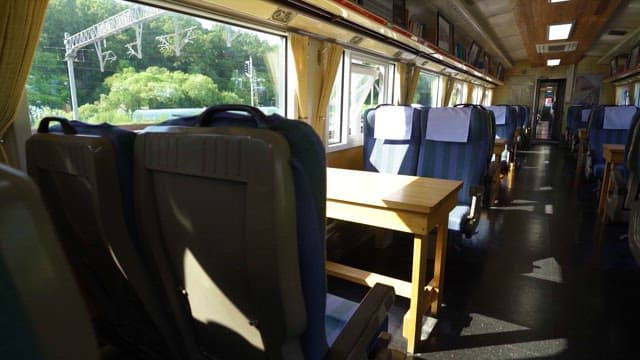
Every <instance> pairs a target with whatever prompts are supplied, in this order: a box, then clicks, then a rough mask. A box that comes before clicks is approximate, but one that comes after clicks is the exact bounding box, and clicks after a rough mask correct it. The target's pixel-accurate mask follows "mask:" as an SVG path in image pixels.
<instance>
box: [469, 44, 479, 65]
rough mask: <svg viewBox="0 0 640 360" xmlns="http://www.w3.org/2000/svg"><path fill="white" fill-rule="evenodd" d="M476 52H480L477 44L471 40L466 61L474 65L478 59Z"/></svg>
mask: <svg viewBox="0 0 640 360" xmlns="http://www.w3.org/2000/svg"><path fill="white" fill-rule="evenodd" d="M478 54H480V47H479V46H478V43H476V42H475V41H472V42H471V46H469V53H468V54H467V62H468V63H469V64H471V65H473V66H475V64H476V62H477V61H478Z"/></svg>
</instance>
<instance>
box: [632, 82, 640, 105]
mask: <svg viewBox="0 0 640 360" xmlns="http://www.w3.org/2000/svg"><path fill="white" fill-rule="evenodd" d="M633 88H634V91H635V95H634V96H633V98H634V99H635V100H634V101H633V103H634V104H635V105H636V106H638V107H640V82H637V83H636V85H635V86H634V87H633Z"/></svg>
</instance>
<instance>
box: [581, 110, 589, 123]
mask: <svg viewBox="0 0 640 360" xmlns="http://www.w3.org/2000/svg"><path fill="white" fill-rule="evenodd" d="M589 115H591V109H582V113H581V114H580V122H588V121H589Z"/></svg>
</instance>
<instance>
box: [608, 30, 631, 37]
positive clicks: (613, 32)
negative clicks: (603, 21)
mask: <svg viewBox="0 0 640 360" xmlns="http://www.w3.org/2000/svg"><path fill="white" fill-rule="evenodd" d="M627 33H628V31H627V30H609V32H608V33H607V35H611V36H625V35H627Z"/></svg>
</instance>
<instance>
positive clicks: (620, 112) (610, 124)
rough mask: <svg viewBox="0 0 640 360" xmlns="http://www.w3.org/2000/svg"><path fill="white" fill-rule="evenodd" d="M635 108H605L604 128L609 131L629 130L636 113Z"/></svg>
mask: <svg viewBox="0 0 640 360" xmlns="http://www.w3.org/2000/svg"><path fill="white" fill-rule="evenodd" d="M636 110H637V108H636V107H635V106H607V107H605V108H604V120H603V122H602V128H603V129H608V130H627V129H629V127H631V119H632V118H633V115H634V114H635V113H636Z"/></svg>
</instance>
